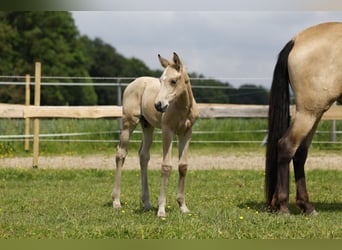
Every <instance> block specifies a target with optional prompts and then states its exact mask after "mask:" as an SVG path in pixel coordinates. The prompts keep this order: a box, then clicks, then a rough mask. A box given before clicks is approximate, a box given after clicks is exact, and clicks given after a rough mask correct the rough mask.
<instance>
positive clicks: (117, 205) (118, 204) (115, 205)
mask: <svg viewBox="0 0 342 250" xmlns="http://www.w3.org/2000/svg"><path fill="white" fill-rule="evenodd" d="M113 208H115V209H119V208H121V203H120V201H119V202H118V201H113Z"/></svg>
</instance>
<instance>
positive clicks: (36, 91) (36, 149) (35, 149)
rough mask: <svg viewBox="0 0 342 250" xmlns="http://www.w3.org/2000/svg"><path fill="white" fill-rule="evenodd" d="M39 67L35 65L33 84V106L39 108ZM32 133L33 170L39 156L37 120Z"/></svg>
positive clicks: (36, 119) (35, 119)
mask: <svg viewBox="0 0 342 250" xmlns="http://www.w3.org/2000/svg"><path fill="white" fill-rule="evenodd" d="M40 77H41V65H40V63H39V62H36V65H35V84H34V105H35V106H40V81H41V79H40ZM33 124H34V132H33V168H38V155H39V118H37V117H36V118H34V123H33Z"/></svg>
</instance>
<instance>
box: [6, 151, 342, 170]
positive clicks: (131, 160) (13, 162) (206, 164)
mask: <svg viewBox="0 0 342 250" xmlns="http://www.w3.org/2000/svg"><path fill="white" fill-rule="evenodd" d="M114 162H115V156H114V154H113V155H112V156H108V155H92V156H51V157H48V156H41V157H39V162H38V167H39V168H42V169H54V168H68V169H80V168H84V169H108V170H111V169H112V170H114V169H115V163H114ZM172 162H173V166H174V169H175V168H176V167H177V159H176V158H173V161H172ZM264 164H265V158H264V155H262V154H259V153H246V154H242V153H240V154H239V155H233V154H222V155H215V156H212V155H190V156H189V170H191V169H197V170H204V169H257V170H263V169H264ZM160 165H161V156H160V155H157V154H155V155H151V160H150V164H149V168H150V169H160ZM0 167H1V168H4V167H7V168H31V167H32V158H31V157H12V158H2V159H0ZM124 169H139V159H138V157H137V155H133V154H130V155H128V157H127V158H126V162H125V166H124ZM306 169H337V170H342V156H340V155H338V154H336V153H331V154H330V153H329V154H325V155H318V154H317V155H315V154H314V155H309V157H308V160H307V164H306Z"/></svg>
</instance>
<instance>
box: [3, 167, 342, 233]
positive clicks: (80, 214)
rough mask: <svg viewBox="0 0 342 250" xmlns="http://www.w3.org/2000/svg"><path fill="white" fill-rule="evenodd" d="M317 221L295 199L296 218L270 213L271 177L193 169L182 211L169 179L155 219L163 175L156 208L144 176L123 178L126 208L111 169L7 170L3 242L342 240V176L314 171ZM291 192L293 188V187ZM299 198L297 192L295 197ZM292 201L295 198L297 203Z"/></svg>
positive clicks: (155, 182)
mask: <svg viewBox="0 0 342 250" xmlns="http://www.w3.org/2000/svg"><path fill="white" fill-rule="evenodd" d="M307 175H308V186H309V188H310V190H311V199H312V201H313V203H314V205H315V207H316V209H317V210H318V211H319V215H318V216H313V217H306V216H304V215H302V214H300V213H299V211H298V210H297V209H296V208H295V207H294V206H293V202H291V206H290V210H291V212H292V213H293V214H292V215H290V216H279V215H275V214H269V213H266V212H264V210H263V208H264V193H263V185H264V173H263V171H257V170H243V171H239V170H201V171H200V170H193V171H189V174H188V179H187V203H188V206H189V208H190V209H191V213H189V214H182V213H180V211H179V208H178V205H177V204H176V201H175V194H176V185H177V175H176V174H175V173H173V174H172V175H171V177H170V181H169V188H168V194H167V198H168V201H167V217H166V218H164V219H161V218H158V217H157V216H156V212H157V197H158V190H159V186H160V171H156V170H152V171H150V172H149V177H150V188H151V194H152V197H151V202H152V203H153V204H152V205H153V210H152V211H147V212H146V211H144V210H143V208H142V204H141V202H140V176H139V172H138V171H136V170H127V171H125V172H124V173H123V183H122V202H123V207H122V209H120V210H114V209H113V208H112V200H111V197H110V194H111V191H112V187H113V179H114V172H113V171H108V170H67V169H63V170H62V169H60V170H51V169H49V170H46V169H26V170H25V169H6V168H5V169H4V168H2V169H0V189H1V192H0V201H1V202H0V224H1V225H0V238H2V239H109V238H110V239H338V238H342V225H341V223H339V222H338V221H340V218H341V216H342V194H341V192H339V191H338V190H339V189H338V188H337V187H338V186H339V185H340V183H341V179H342V172H341V171H333V170H329V171H327V170H311V171H308V173H307ZM292 190H294V189H293V188H292ZM291 195H292V196H291V197H292V198H293V194H291ZM292 201H293V200H292Z"/></svg>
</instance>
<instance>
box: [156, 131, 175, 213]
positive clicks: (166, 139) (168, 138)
mask: <svg viewBox="0 0 342 250" xmlns="http://www.w3.org/2000/svg"><path fill="white" fill-rule="evenodd" d="M162 133H163V162H162V166H161V173H162V183H161V189H160V195H159V199H158V206H159V207H158V216H159V217H165V216H166V213H165V206H166V186H167V181H168V178H169V176H170V174H171V170H172V166H171V152H172V139H173V133H172V132H170V131H167V130H165V129H163V131H162Z"/></svg>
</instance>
